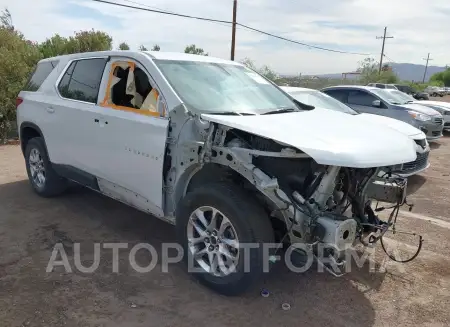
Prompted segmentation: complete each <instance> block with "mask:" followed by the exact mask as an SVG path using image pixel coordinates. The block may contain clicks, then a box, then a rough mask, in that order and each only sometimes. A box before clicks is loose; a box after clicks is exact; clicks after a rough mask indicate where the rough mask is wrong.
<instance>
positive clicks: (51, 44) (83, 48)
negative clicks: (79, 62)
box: [39, 30, 112, 58]
mask: <svg viewBox="0 0 450 327" xmlns="http://www.w3.org/2000/svg"><path fill="white" fill-rule="evenodd" d="M111 49H112V38H111V37H110V36H109V35H108V34H107V33H105V32H101V31H95V30H90V31H79V32H77V33H75V35H74V36H70V37H69V38H65V37H62V36H60V35H58V34H56V35H54V36H52V37H51V38H49V39H47V40H45V41H44V42H42V43H41V44H39V50H40V51H41V53H42V55H43V57H44V58H48V57H54V56H59V55H64V54H71V53H79V52H91V51H105V50H111Z"/></svg>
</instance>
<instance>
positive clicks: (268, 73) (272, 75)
mask: <svg viewBox="0 0 450 327" xmlns="http://www.w3.org/2000/svg"><path fill="white" fill-rule="evenodd" d="M241 63H242V64H244V65H245V66H247V67H248V68H250V69H252V70H254V71H256V72H258V73H259V74H261V75H262V76H264V77H265V78H267V79H269V80H271V81H276V80H277V79H278V78H279V76H278V74H277V73H276V72H275V71H274V70H273V69H272V68H270V67H269V66H267V65H264V66H262V67H260V68H258V67H256V64H255V62H254V61H253V60H251V59H250V58H245V59H244V60H242V61H241Z"/></svg>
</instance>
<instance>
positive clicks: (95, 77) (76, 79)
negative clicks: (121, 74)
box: [58, 58, 108, 103]
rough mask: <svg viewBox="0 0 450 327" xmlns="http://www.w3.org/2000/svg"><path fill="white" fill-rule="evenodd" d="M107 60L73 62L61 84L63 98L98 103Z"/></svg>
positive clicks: (60, 89)
mask: <svg viewBox="0 0 450 327" xmlns="http://www.w3.org/2000/svg"><path fill="white" fill-rule="evenodd" d="M107 60H108V59H106V58H95V59H81V60H76V61H73V62H72V63H71V64H70V66H69V68H67V70H66V72H65V73H64V75H63V77H62V78H61V81H60V82H59V85H58V90H59V93H60V94H61V96H63V97H64V98H68V99H73V100H79V101H85V102H91V103H96V102H97V97H98V91H99V89H100V83H101V80H102V76H103V71H104V70H105V65H106V62H107Z"/></svg>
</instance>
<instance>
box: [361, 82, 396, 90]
mask: <svg viewBox="0 0 450 327" xmlns="http://www.w3.org/2000/svg"><path fill="white" fill-rule="evenodd" d="M367 86H372V87H377V88H379V89H394V90H396V89H397V87H396V86H395V85H394V84H383V83H369V84H367Z"/></svg>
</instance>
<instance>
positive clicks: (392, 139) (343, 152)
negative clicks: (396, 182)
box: [201, 109, 416, 168]
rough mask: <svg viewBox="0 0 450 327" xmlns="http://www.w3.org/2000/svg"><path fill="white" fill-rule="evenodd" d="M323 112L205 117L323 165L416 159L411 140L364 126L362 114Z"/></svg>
mask: <svg viewBox="0 0 450 327" xmlns="http://www.w3.org/2000/svg"><path fill="white" fill-rule="evenodd" d="M323 110H325V109H319V110H316V109H314V110H310V111H302V112H290V113H281V114H272V115H251V116H234V115H214V114H202V115H201V117H202V118H203V119H205V120H208V121H211V122H215V123H219V124H223V125H226V126H229V127H232V128H236V129H240V130H243V131H246V132H249V133H252V134H255V135H259V136H261V137H265V138H269V139H272V140H274V141H277V142H280V143H283V144H286V145H287V146H291V147H294V148H296V149H298V150H301V151H303V152H305V153H306V154H308V155H309V156H311V157H312V158H313V159H314V160H315V161H316V162H317V163H319V164H322V165H333V166H343V167H354V168H369V167H383V166H390V165H396V164H400V163H405V162H410V161H414V160H416V151H415V142H414V141H413V140H412V139H411V138H410V137H408V136H405V135H403V134H402V133H400V132H398V131H396V130H394V129H392V128H389V127H384V126H381V125H380V124H376V125H375V124H368V123H363V122H361V119H360V118H358V115H355V116H353V115H349V114H345V113H341V112H337V111H333V110H327V113H326V115H324V114H323Z"/></svg>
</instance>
